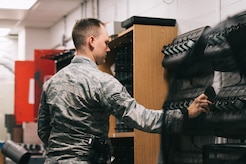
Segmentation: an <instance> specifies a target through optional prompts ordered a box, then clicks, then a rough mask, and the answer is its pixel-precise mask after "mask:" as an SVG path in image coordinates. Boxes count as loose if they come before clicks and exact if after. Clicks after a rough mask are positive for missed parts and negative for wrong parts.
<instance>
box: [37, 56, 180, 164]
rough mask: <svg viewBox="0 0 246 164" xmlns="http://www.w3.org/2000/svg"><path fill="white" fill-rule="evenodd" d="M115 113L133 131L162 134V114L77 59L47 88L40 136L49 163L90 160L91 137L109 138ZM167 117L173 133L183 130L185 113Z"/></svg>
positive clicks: (61, 71) (87, 62)
mask: <svg viewBox="0 0 246 164" xmlns="http://www.w3.org/2000/svg"><path fill="white" fill-rule="evenodd" d="M173 113H174V114H173ZM111 114H112V115H114V116H115V117H116V118H117V119H120V120H122V121H124V122H125V123H126V124H127V125H128V126H130V127H132V128H136V129H139V130H142V131H145V132H151V133H161V129H162V128H161V126H162V118H163V111H162V110H152V109H146V108H145V107H144V106H142V105H140V104H138V103H137V102H136V100H135V99H134V98H132V97H131V96H130V95H129V93H128V92H127V91H126V89H125V87H124V86H123V85H122V84H121V83H120V82H119V81H118V80H117V79H115V78H114V77H113V76H111V75H109V74H107V73H104V72H102V71H100V70H99V69H98V67H97V65H96V64H95V63H94V62H93V61H91V60H90V59H89V58H87V57H84V56H75V57H74V58H73V60H72V61H71V63H70V64H69V65H68V66H66V67H64V68H63V69H61V70H60V71H59V72H57V73H56V74H55V75H54V76H53V77H51V78H50V79H49V80H48V81H46V82H45V83H44V85H43V92H42V96H41V101H40V108H39V117H38V135H39V137H40V139H41V140H42V141H43V142H44V144H45V145H46V147H47V157H48V159H47V160H46V163H57V161H58V160H59V161H60V162H63V163H66V162H69V161H70V162H69V163H76V162H79V161H87V159H88V157H90V156H91V155H92V154H93V153H92V152H93V151H92V145H91V138H93V137H97V138H100V139H104V140H108V131H109V116H110V115H111ZM169 115H170V116H169ZM165 118H166V121H165V124H167V125H166V126H167V127H168V129H170V127H175V129H177V128H178V129H181V127H182V121H183V115H182V113H181V112H180V110H174V111H168V112H167V114H166V117H165ZM169 124H170V125H171V126H170V125H169ZM177 125H178V126H177ZM170 130H171V129H170ZM175 131H176V130H175ZM108 153H110V152H108ZM71 161H73V162H71ZM84 163H85V162H84Z"/></svg>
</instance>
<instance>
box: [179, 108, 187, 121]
mask: <svg viewBox="0 0 246 164" xmlns="http://www.w3.org/2000/svg"><path fill="white" fill-rule="evenodd" d="M180 110H181V112H182V114H183V115H184V119H188V118H189V111H188V109H187V108H182V109H180Z"/></svg>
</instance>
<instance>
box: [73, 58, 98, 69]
mask: <svg viewBox="0 0 246 164" xmlns="http://www.w3.org/2000/svg"><path fill="white" fill-rule="evenodd" d="M71 63H88V64H90V65H92V66H93V67H95V68H98V67H97V65H96V63H95V62H93V61H92V60H91V59H90V58H88V57H86V56H83V55H75V56H74V57H73V59H72V61H71Z"/></svg>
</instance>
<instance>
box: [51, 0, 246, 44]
mask: <svg viewBox="0 0 246 164" xmlns="http://www.w3.org/2000/svg"><path fill="white" fill-rule="evenodd" d="M96 3H98V4H96ZM140 5H141V7H139V6H140ZM245 6H246V0H206V1H204V0H151V1H149V0H117V1H115V0H98V1H96V0H88V1H86V2H85V3H83V4H82V5H81V6H80V7H79V8H78V9H77V10H75V11H74V12H73V13H71V14H70V15H68V16H67V18H66V23H67V25H66V31H65V34H66V37H68V38H70V37H71V31H72V27H73V24H74V22H75V20H77V19H80V18H85V17H95V18H99V19H100V20H102V21H103V22H106V23H109V22H114V21H117V22H121V21H124V20H126V19H127V18H129V17H131V16H133V15H136V16H147V17H159V18H173V19H176V20H177V26H178V33H179V34H182V33H185V32H187V31H190V30H192V29H195V28H198V27H202V26H207V25H208V26H214V25H216V24H217V23H218V22H220V21H221V20H224V19H225V18H226V17H228V16H230V15H233V14H236V13H238V12H240V11H243V10H245ZM63 23H64V20H61V21H60V22H58V23H57V24H56V25H54V26H53V27H52V28H51V39H52V43H51V45H52V46H53V47H54V46H55V45H58V44H59V43H60V41H61V37H62V35H63V34H64V31H63V26H64V24H63ZM65 48H73V44H72V43H71V41H70V42H68V44H67V45H66V46H65Z"/></svg>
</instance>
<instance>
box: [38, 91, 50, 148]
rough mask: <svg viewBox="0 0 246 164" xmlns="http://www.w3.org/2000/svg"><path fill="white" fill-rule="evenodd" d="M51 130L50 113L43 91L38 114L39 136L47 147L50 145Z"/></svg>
mask: <svg viewBox="0 0 246 164" xmlns="http://www.w3.org/2000/svg"><path fill="white" fill-rule="evenodd" d="M50 130H51V126H50V112H49V107H48V104H47V103H46V96H45V92H44V91H43V92H42V95H41V100H40V106H39V114H38V136H39V138H40V139H41V140H42V141H43V143H44V144H45V145H46V146H47V145H48V139H49V136H50Z"/></svg>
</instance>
